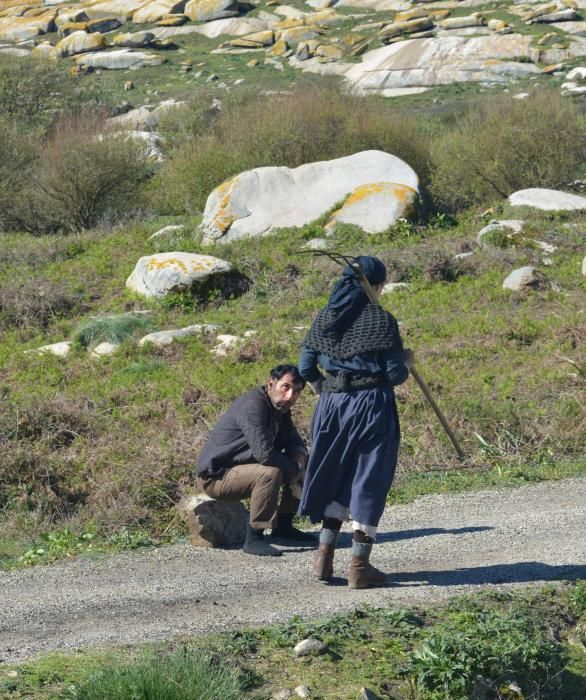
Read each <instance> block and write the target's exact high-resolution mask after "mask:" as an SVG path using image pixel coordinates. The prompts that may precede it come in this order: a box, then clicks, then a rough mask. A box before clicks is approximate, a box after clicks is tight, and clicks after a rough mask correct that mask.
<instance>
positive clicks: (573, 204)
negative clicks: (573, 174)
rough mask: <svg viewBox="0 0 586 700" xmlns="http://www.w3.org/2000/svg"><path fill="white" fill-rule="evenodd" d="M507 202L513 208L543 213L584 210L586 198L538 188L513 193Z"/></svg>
mask: <svg viewBox="0 0 586 700" xmlns="http://www.w3.org/2000/svg"><path fill="white" fill-rule="evenodd" d="M509 202H510V203H511V204H512V205H513V206H525V207H533V208H534V209H543V210H545V211H575V210H577V209H586V197H582V196H580V195H578V194H570V193H568V192H560V191H559V190H548V189H543V188H540V187H532V188H530V189H527V190H519V191H518V192H514V193H513V194H512V195H511V196H510V197H509Z"/></svg>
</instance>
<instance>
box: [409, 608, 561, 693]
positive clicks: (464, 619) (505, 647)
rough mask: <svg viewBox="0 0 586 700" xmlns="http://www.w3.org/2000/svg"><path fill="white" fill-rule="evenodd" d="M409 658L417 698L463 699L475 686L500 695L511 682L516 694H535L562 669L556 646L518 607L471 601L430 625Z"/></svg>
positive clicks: (475, 691) (478, 691)
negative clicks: (467, 607) (487, 605)
mask: <svg viewBox="0 0 586 700" xmlns="http://www.w3.org/2000/svg"><path fill="white" fill-rule="evenodd" d="M410 663H411V665H410V671H411V672H412V673H413V675H414V676H415V678H416V682H417V688H418V690H419V691H420V692H421V697H422V698H429V699H430V700H445V699H446V698H449V699H450V700H467V698H470V697H477V696H478V695H477V693H480V692H481V691H484V695H483V697H503V696H502V695H501V693H500V691H501V689H503V688H506V687H507V686H508V685H509V684H511V683H516V684H518V685H519V686H521V688H522V689H523V695H522V697H527V695H525V693H531V694H532V696H533V693H536V695H535V697H537V695H538V694H539V690H540V688H542V687H543V686H544V685H546V684H547V682H548V681H549V680H550V679H551V678H552V677H553V676H554V675H556V674H557V673H559V672H560V671H561V670H562V669H563V667H564V657H563V652H562V647H561V645H560V644H558V643H557V642H555V641H553V640H550V639H548V638H547V637H546V636H545V635H544V634H543V633H542V632H541V631H540V630H539V629H537V628H536V625H535V623H534V622H532V620H531V619H530V618H529V616H528V615H526V614H524V613H523V612H521V611H518V610H512V611H505V612H498V611H497V610H492V609H490V608H483V607H481V606H473V607H472V609H471V610H469V611H463V612H460V613H458V614H455V615H453V617H452V619H449V620H448V621H447V622H445V623H444V624H441V625H438V626H437V627H434V628H433V630H432V631H431V633H430V634H429V635H428V638H427V640H425V641H424V642H423V643H422V644H421V645H420V646H419V647H418V648H416V649H415V651H414V652H413V653H412V656H411V662H410Z"/></svg>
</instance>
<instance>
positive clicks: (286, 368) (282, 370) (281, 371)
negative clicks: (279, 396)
mask: <svg viewBox="0 0 586 700" xmlns="http://www.w3.org/2000/svg"><path fill="white" fill-rule="evenodd" d="M286 374H292V375H293V381H294V382H295V384H301V385H302V386H305V379H303V377H302V376H301V375H300V374H299V368H298V367H297V365H277V366H276V367H273V369H272V370H271V379H274V380H275V381H276V382H277V381H279V379H282V378H283V377H284V376H285V375H286Z"/></svg>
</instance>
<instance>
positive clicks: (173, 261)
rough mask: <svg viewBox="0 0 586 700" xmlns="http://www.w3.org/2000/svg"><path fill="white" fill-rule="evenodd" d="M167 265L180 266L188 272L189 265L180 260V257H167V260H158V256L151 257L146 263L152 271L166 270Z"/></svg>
mask: <svg viewBox="0 0 586 700" xmlns="http://www.w3.org/2000/svg"><path fill="white" fill-rule="evenodd" d="M167 267H178V268H179V269H180V270H182V271H183V272H187V265H186V264H185V263H184V262H183V260H179V258H167V260H157V259H156V258H151V259H150V260H149V261H148V263H147V265H146V268H147V270H148V271H149V272H152V271H153V270H164V269H166V268H167Z"/></svg>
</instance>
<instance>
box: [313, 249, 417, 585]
mask: <svg viewBox="0 0 586 700" xmlns="http://www.w3.org/2000/svg"><path fill="white" fill-rule="evenodd" d="M353 262H358V263H360V266H361V268H362V271H363V272H364V274H365V276H366V278H367V279H368V281H369V282H370V284H371V286H372V288H373V291H374V293H375V296H376V298H377V299H378V297H379V296H380V294H381V292H382V289H383V287H384V283H385V280H386V268H385V266H384V264H383V263H382V262H381V261H380V260H379V259H378V258H375V257H372V256H360V257H358V258H355V260H354V261H353ZM412 362H413V353H412V352H411V351H410V350H404V349H403V343H402V340H401V336H400V334H399V329H398V326H397V322H396V320H395V319H394V317H393V316H392V315H391V314H390V313H388V312H387V311H385V310H384V309H383V308H382V307H380V306H378V305H377V304H372V303H371V302H370V300H369V299H368V297H367V295H366V293H365V292H364V290H363V288H362V286H361V284H360V281H359V279H358V277H357V276H356V273H355V271H354V270H353V268H352V267H351V266H350V265H348V266H347V267H346V268H344V270H343V272H342V277H341V278H340V279H339V280H338V282H337V283H336V285H335V287H334V289H333V291H332V294H331V296H330V299H329V301H328V304H327V306H326V307H324V308H323V309H321V310H320V311H319V312H318V314H317V317H316V319H315V320H314V322H313V324H312V327H311V329H310V331H309V333H308V334H307V336H306V337H305V339H304V341H303V349H302V353H301V358H300V360H299V371H300V373H301V376H302V377H303V378H304V379H306V380H307V381H308V382H309V383H310V384H311V386H312V388H313V389H314V391H315V392H316V393H318V394H319V395H320V397H319V401H318V404H317V407H316V409H315V413H314V416H313V421H312V441H313V445H312V452H311V456H310V459H309V462H308V465H307V472H306V475H305V481H304V486H303V495H302V498H301V504H300V507H299V513H300V514H302V515H307V516H309V518H310V520H311V521H312V522H314V523H317V522H321V523H322V530H321V532H320V544H319V548H318V550H317V551H316V554H315V558H314V564H313V573H314V575H315V576H316V577H317V578H318V579H319V580H320V581H325V582H327V581H329V580H330V579H331V578H332V576H333V560H334V550H335V546H336V540H337V538H338V534H339V532H340V528H341V526H342V522H343V521H347V520H350V519H351V520H352V530H353V543H352V561H351V565H350V569H349V571H348V585H349V586H350V587H351V588H367V587H368V586H381V585H384V583H385V581H386V576H385V574H383V573H382V572H381V571H379V570H378V569H376V568H375V567H374V566H372V565H371V564H370V562H369V559H370V553H371V550H372V544H373V542H374V538H375V535H376V530H377V526H378V523H379V520H380V518H381V516H382V513H383V510H384V507H385V501H386V497H387V494H388V492H389V489H390V487H391V484H392V481H393V477H394V474H395V467H396V464H397V454H398V450H399V441H400V430H399V418H398V415H397V407H396V403H395V395H394V391H393V387H394V386H396V385H397V384H402V383H403V382H404V381H405V380H406V379H407V377H408V375H409V367H410V366H411V364H412Z"/></svg>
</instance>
